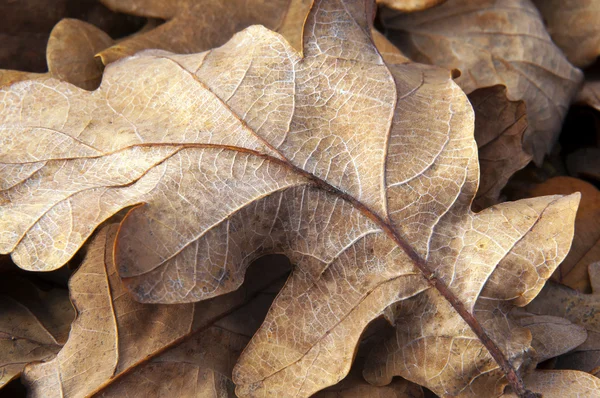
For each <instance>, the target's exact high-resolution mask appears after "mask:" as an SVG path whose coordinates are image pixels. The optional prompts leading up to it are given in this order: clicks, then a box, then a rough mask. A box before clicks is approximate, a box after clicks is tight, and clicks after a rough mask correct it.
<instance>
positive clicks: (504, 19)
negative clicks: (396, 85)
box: [383, 0, 582, 164]
mask: <svg viewBox="0 0 600 398" xmlns="http://www.w3.org/2000/svg"><path fill="white" fill-rule="evenodd" d="M383 23H384V25H385V26H386V28H387V29H388V37H389V38H390V40H391V41H392V42H393V43H394V44H395V45H397V46H398V47H399V48H400V50H401V51H402V53H404V54H405V55H406V56H408V57H409V58H411V59H412V60H413V61H416V62H425V63H431V64H435V65H439V66H444V67H446V68H449V69H454V68H457V69H459V70H460V71H461V72H462V75H461V76H460V77H459V78H458V79H457V83H458V84H459V85H460V86H461V87H462V88H463V89H464V90H465V92H467V93H472V92H473V91H475V90H476V89H478V88H482V87H489V86H494V85H497V84H502V85H504V86H506V87H507V95H508V99H509V100H511V101H520V100H522V101H524V102H525V104H526V105H527V116H528V122H529V127H528V129H527V131H526V132H525V137H524V143H525V149H526V150H527V151H528V152H529V153H531V154H533V157H534V160H535V161H536V163H537V164H540V163H541V161H542V160H543V157H544V155H545V154H547V153H549V151H550V149H551V148H552V146H553V145H554V143H555V142H556V139H557V138H558V134H559V132H560V129H561V125H562V121H563V118H564V116H565V115H566V113H567V109H568V108H569V104H570V102H571V100H572V97H573V96H574V95H575V94H576V92H577V90H578V89H579V85H580V83H581V81H582V73H581V71H579V70H578V69H576V68H574V67H573V66H572V65H571V64H570V63H569V62H568V61H567V60H566V58H565V57H564V56H563V55H562V53H561V51H560V49H558V47H556V45H554V43H552V41H551V39H550V36H549V35H548V33H547V32H546V29H545V27H544V24H543V21H542V18H541V16H540V14H539V12H538V11H537V9H536V8H535V6H534V5H533V4H532V3H531V2H530V1H529V0H510V1H501V2H498V1H495V0H483V1H477V2H473V1H470V0H449V1H446V2H445V3H443V4H442V5H440V6H439V7H434V8H432V9H430V10H426V11H423V12H420V13H415V14H410V15H402V14H398V13H394V12H392V11H388V12H387V13H385V14H384V16H383Z"/></svg>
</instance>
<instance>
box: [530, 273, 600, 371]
mask: <svg viewBox="0 0 600 398" xmlns="http://www.w3.org/2000/svg"><path fill="white" fill-rule="evenodd" d="M589 271H590V279H591V284H592V287H593V291H592V293H591V294H583V293H581V292H578V291H576V290H573V289H570V288H568V287H566V286H563V285H560V284H555V283H549V284H547V285H546V286H545V287H544V289H542V291H541V292H540V294H539V296H538V297H536V298H535V300H533V301H532V302H531V303H530V304H529V305H528V306H527V310H528V311H530V312H532V313H535V314H552V315H558V316H560V317H564V318H566V319H568V320H570V321H571V322H573V323H575V324H578V325H581V326H583V327H585V329H586V330H587V335H588V337H587V340H585V342H584V343H582V344H581V345H579V346H578V347H577V348H575V350H574V351H575V354H576V355H572V356H571V357H570V358H568V359H566V360H562V361H561V360H560V359H559V362H558V364H557V365H558V366H561V367H563V366H568V367H569V368H570V369H577V370H584V371H586V372H592V373H595V372H598V371H599V370H600V368H599V366H600V262H598V263H593V264H590V267H589ZM577 352H579V354H577ZM561 362H562V364H561Z"/></svg>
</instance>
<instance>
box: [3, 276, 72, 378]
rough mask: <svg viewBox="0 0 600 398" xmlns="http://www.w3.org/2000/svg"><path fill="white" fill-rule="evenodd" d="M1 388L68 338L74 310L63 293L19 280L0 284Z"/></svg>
mask: <svg viewBox="0 0 600 398" xmlns="http://www.w3.org/2000/svg"><path fill="white" fill-rule="evenodd" d="M0 292H1V293H0V388H2V387H3V386H4V385H5V384H6V383H8V382H9V381H11V380H12V379H14V378H16V377H19V375H20V374H21V371H22V370H23V368H24V367H25V365H27V364H28V363H30V362H35V361H46V360H50V359H51V358H53V357H54V356H55V355H56V353H57V352H58V351H59V350H60V348H61V346H62V345H63V344H64V343H65V341H66V339H67V334H68V333H69V328H70V326H71V321H72V320H73V317H74V312H73V307H72V306H71V303H70V302H69V296H68V294H67V291H66V290H60V289H52V290H49V291H42V290H40V289H39V288H38V287H36V286H35V285H34V284H32V283H31V282H29V281H27V280H25V279H22V278H20V277H13V276H11V275H9V274H3V275H2V280H1V281H0Z"/></svg>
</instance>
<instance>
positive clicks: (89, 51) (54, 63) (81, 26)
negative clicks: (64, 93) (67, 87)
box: [0, 19, 113, 90]
mask: <svg viewBox="0 0 600 398" xmlns="http://www.w3.org/2000/svg"><path fill="white" fill-rule="evenodd" d="M112 44H113V40H112V39H111V38H110V37H109V36H108V35H107V34H106V33H104V32H103V31H101V30H100V29H98V28H97V27H95V26H94V25H91V24H89V23H87V22H83V21H78V20H76V19H63V20H61V21H60V22H59V23H58V24H56V26H55V27H54V29H52V32H51V33H50V38H49V39H48V46H47V48H46V60H47V63H48V72H47V73H31V72H22V71H16V70H0V86H5V85H10V84H12V83H15V82H18V81H22V80H30V79H37V78H44V77H48V76H51V77H55V78H57V79H60V80H64V81H66V82H69V83H71V84H74V85H76V86H78V87H81V88H83V89H86V90H93V89H95V88H97V87H98V86H99V85H100V80H101V79H102V71H103V69H104V67H103V66H102V63H101V62H100V61H99V60H96V59H95V55H96V53H98V52H99V51H100V50H103V49H105V48H107V47H109V46H111V45H112Z"/></svg>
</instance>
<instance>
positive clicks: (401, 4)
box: [377, 0, 446, 12]
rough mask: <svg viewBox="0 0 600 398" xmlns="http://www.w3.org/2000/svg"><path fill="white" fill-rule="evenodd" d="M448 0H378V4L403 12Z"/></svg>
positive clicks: (413, 10)
mask: <svg viewBox="0 0 600 398" xmlns="http://www.w3.org/2000/svg"><path fill="white" fill-rule="evenodd" d="M444 1H446V0H377V4H379V5H382V6H386V7H389V8H391V9H394V10H398V11H402V12H415V11H423V10H426V9H428V8H431V7H435V6H437V5H438V4H441V3H443V2H444Z"/></svg>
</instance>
